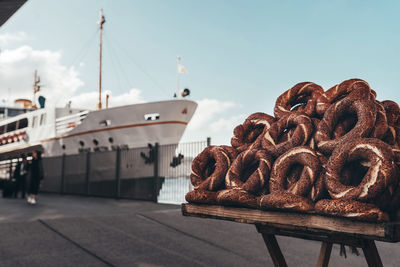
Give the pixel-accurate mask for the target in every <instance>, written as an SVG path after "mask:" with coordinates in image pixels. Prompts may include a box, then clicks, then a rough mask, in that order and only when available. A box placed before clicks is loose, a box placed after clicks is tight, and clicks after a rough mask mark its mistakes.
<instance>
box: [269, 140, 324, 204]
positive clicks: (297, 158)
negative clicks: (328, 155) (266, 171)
mask: <svg viewBox="0 0 400 267" xmlns="http://www.w3.org/2000/svg"><path fill="white" fill-rule="evenodd" d="M295 164H297V165H301V166H303V168H302V172H301V175H300V176H299V177H298V180H297V182H295V183H293V182H291V186H290V187H287V185H288V184H289V183H288V182H287V180H286V178H287V173H288V171H289V170H290V168H291V167H292V166H293V165H295ZM319 174H320V162H319V157H318V155H317V154H316V152H315V151H314V150H313V149H311V148H309V147H306V146H300V147H295V148H292V149H290V150H289V151H287V152H286V153H284V154H282V155H281V156H280V157H279V158H277V159H276V161H275V163H274V165H273V166H272V171H271V177H270V179H269V190H270V192H271V193H272V192H277V191H287V192H289V193H292V194H295V195H298V196H304V197H305V196H307V195H308V194H309V193H310V192H311V188H312V187H313V186H314V184H315V182H316V180H317V178H318V177H319Z"/></svg>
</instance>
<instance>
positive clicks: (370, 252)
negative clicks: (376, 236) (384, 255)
mask: <svg viewBox="0 0 400 267" xmlns="http://www.w3.org/2000/svg"><path fill="white" fill-rule="evenodd" d="M362 250H363V252H364V256H365V259H366V260H367V263H368V266H370V267H372V266H376V267H383V265H382V261H381V257H380V256H379V252H378V250H377V249H376V245H375V241H373V240H365V241H364V246H363V248H362Z"/></svg>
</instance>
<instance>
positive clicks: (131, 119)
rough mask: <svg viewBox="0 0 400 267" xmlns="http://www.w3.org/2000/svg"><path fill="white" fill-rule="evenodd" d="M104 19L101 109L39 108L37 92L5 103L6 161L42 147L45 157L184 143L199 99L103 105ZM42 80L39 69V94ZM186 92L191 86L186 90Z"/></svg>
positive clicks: (2, 155)
mask: <svg viewBox="0 0 400 267" xmlns="http://www.w3.org/2000/svg"><path fill="white" fill-rule="evenodd" d="M104 22H105V19H104V16H103V15H102V12H101V13H100V21H99V25H100V75H99V104H98V109H97V110H85V109H76V108H70V107H64V108H44V107H43V106H44V105H41V106H42V108H37V107H36V104H35V97H34V101H33V102H32V101H29V100H25V99H20V100H16V102H15V104H16V105H17V106H16V107H0V160H4V159H10V158H13V157H18V156H19V155H20V154H22V153H29V152H32V151H34V150H42V151H43V152H44V156H45V157H54V156H59V155H62V154H66V155H69V154H78V153H80V152H90V151H105V150H115V149H118V148H122V149H124V148H136V147H146V146H147V145H148V144H155V143H158V144H160V145H164V144H178V143H179V141H180V139H181V137H182V135H183V132H184V130H185V128H186V126H187V124H188V123H189V121H190V119H191V118H192V116H193V114H194V112H195V110H196V107H197V104H196V103H195V102H194V101H190V100H186V99H183V98H181V99H177V98H175V99H173V100H167V101H159V102H148V103H143V104H132V105H126V106H120V107H113V108H105V109H101V107H102V104H101V98H100V96H101V55H102V51H101V48H102V38H101V37H102V29H103V24H104ZM179 66H180V65H179V62H178V67H179ZM39 82H40V79H39V77H38V76H37V75H36V72H35V81H34V96H35V94H36V93H37V92H38V91H39V89H40V85H39ZM178 84H179V83H178ZM185 90H187V89H185ZM185 95H188V91H185V92H184V94H183V96H185ZM39 102H40V101H39ZM42 104H43V103H42ZM18 105H19V107H18Z"/></svg>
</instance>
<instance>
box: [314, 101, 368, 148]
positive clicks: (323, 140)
mask: <svg viewBox="0 0 400 267" xmlns="http://www.w3.org/2000/svg"><path fill="white" fill-rule="evenodd" d="M347 114H356V115H357V123H356V125H355V126H354V127H353V129H351V130H350V131H349V132H347V133H346V134H345V135H343V136H341V137H340V138H337V139H332V138H331V136H332V133H333V130H334V129H335V126H336V124H337V123H338V121H339V119H340V118H341V117H343V116H345V115H347ZM375 121H376V107H375V104H374V103H373V102H371V101H366V100H356V101H354V100H353V99H351V98H349V97H346V98H344V99H342V100H340V101H339V102H336V103H335V104H334V105H331V106H330V107H329V108H328V110H327V111H326V112H325V114H324V117H323V118H322V120H321V122H320V123H319V124H318V129H317V132H316V134H315V141H316V143H317V147H318V150H319V151H321V152H322V153H324V154H330V153H331V152H332V151H333V149H334V148H335V147H336V146H337V145H338V144H340V143H341V142H346V141H348V140H352V139H355V138H360V137H368V136H369V134H370V133H371V131H372V128H373V126H374V125H375Z"/></svg>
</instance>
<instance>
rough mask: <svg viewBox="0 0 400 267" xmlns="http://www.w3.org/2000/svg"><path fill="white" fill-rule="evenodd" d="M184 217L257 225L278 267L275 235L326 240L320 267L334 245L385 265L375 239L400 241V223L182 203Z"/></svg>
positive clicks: (371, 262) (282, 261)
mask: <svg viewBox="0 0 400 267" xmlns="http://www.w3.org/2000/svg"><path fill="white" fill-rule="evenodd" d="M182 214H183V215H184V216H193V217H201V218H214V219H220V220H228V221H235V222H240V223H249V224H254V225H255V226H256V228H257V231H258V232H259V233H260V234H261V235H262V237H263V239H264V242H265V245H266V246H267V248H268V251H269V254H270V255H271V258H272V261H273V262H274V264H275V266H287V265H286V261H285V258H284V257H283V255H282V252H281V250H280V248H279V245H278V242H277V240H276V238H275V235H283V236H291V237H296V238H302V239H308V240H317V241H322V245H321V250H320V254H319V258H318V261H317V266H328V263H329V258H330V254H331V250H332V245H333V244H335V243H336V244H343V245H349V246H354V247H359V248H361V249H362V250H363V252H364V256H365V259H366V261H367V263H368V266H383V265H382V261H381V258H380V256H379V253H378V250H377V249H376V246H375V240H379V241H384V242H398V241H400V230H399V223H398V222H390V223H369V222H359V221H353V220H349V219H346V218H334V217H327V216H321V215H315V214H300V213H289V212H279V211H261V210H255V209H246V208H235V207H223V206H216V205H200V204H199V205H198V204H182Z"/></svg>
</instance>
